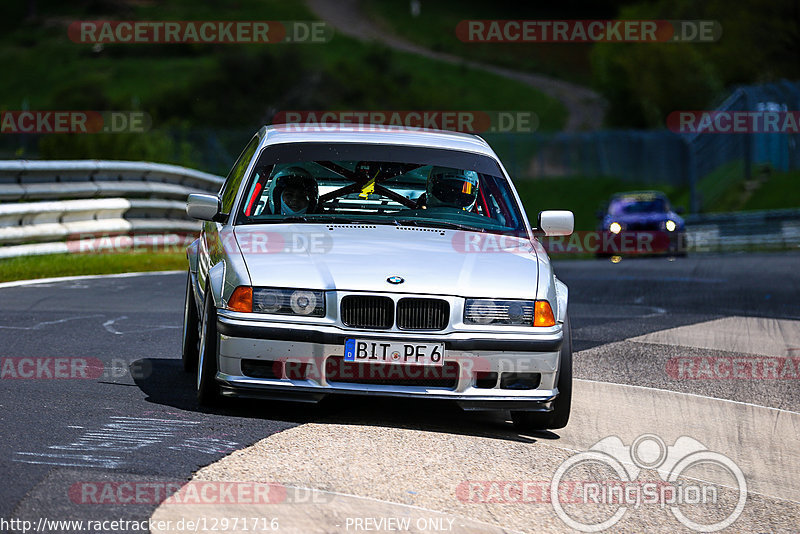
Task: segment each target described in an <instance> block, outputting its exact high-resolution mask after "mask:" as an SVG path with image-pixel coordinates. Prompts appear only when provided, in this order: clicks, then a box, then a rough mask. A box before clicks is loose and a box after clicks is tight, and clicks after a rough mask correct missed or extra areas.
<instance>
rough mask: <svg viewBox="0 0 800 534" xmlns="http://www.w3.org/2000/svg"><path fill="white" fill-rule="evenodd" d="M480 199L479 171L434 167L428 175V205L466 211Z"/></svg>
mask: <svg viewBox="0 0 800 534" xmlns="http://www.w3.org/2000/svg"><path fill="white" fill-rule="evenodd" d="M477 200H478V173H477V172H475V171H466V170H462V169H452V168H450V167H433V168H432V169H431V173H430V174H429V175H428V187H427V191H426V205H427V207H429V208H434V207H439V206H447V207H451V208H459V209H463V210H466V211H469V210H471V209H472V207H473V206H474V205H475V202H476V201H477Z"/></svg>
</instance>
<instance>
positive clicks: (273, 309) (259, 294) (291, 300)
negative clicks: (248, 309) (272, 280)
mask: <svg viewBox="0 0 800 534" xmlns="http://www.w3.org/2000/svg"><path fill="white" fill-rule="evenodd" d="M253 311H254V312H256V313H276V314H278V315H302V316H304V317H324V316H325V293H324V292H323V291H316V290H312V289H278V288H270V287H258V288H254V289H253Z"/></svg>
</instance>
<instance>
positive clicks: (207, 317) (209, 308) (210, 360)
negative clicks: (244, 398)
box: [197, 289, 219, 406]
mask: <svg viewBox="0 0 800 534" xmlns="http://www.w3.org/2000/svg"><path fill="white" fill-rule="evenodd" d="M218 356H219V335H217V308H216V307H215V306H214V296H213V295H212V294H211V292H210V289H209V290H207V291H206V302H205V307H204V313H203V323H202V328H201V334H200V356H199V360H198V363H197V401H198V402H199V403H200V405H201V406H214V405H215V404H217V402H218V401H219V384H217V369H218V362H217V359H218Z"/></svg>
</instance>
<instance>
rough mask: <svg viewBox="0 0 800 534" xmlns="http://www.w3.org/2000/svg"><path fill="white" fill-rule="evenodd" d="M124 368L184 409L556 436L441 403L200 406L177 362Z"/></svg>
mask: <svg viewBox="0 0 800 534" xmlns="http://www.w3.org/2000/svg"><path fill="white" fill-rule="evenodd" d="M130 372H131V376H132V377H133V379H134V381H135V382H136V385H137V386H138V387H139V389H141V390H142V392H143V393H144V394H145V395H147V399H146V400H147V401H148V402H152V403H155V404H161V405H164V406H170V407H172V408H177V409H179V410H185V411H188V412H199V413H207V414H216V415H223V416H228V417H243V418H253V419H270V420H277V421H284V422H291V423H299V424H302V423H322V424H326V423H327V424H341V425H361V426H382V427H392V428H406V429H412V430H423V431H427V432H440V433H447V434H462V435H470V436H480V437H486V438H492V439H502V440H507V441H516V442H522V443H534V442H536V441H538V440H557V439H559V436H558V435H557V434H555V433H553V432H549V431H544V432H537V433H532V434H530V435H528V434H525V435H522V434H520V433H519V432H517V431H516V430H515V429H514V427H513V426H511V423H510V420H509V414H508V413H507V412H503V411H495V412H466V411H464V410H462V409H461V408H459V407H458V406H457V405H456V404H455V403H452V402H443V401H425V400H417V399H397V398H374V397H366V396H344V395H331V396H329V397H327V398H325V399H323V400H322V401H321V402H319V403H318V404H308V403H298V402H282V401H269V400H253V399H221V400H220V403H219V405H218V406H216V407H214V408H206V407H201V406H200V405H198V403H197V399H196V397H195V378H194V375H193V374H190V373H186V372H184V370H183V365H182V363H181V360H178V359H166V358H145V359H141V360H137V361H135V362H133V363H131V365H130Z"/></svg>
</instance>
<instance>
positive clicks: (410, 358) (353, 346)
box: [344, 339, 444, 367]
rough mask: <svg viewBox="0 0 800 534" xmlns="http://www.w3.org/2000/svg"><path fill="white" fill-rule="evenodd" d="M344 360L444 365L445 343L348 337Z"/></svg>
mask: <svg viewBox="0 0 800 534" xmlns="http://www.w3.org/2000/svg"><path fill="white" fill-rule="evenodd" d="M344 361H346V362H363V363H393V364H399V365H429V366H436V367H440V366H442V365H444V343H400V342H396V341H373V340H366V339H347V340H345V342H344Z"/></svg>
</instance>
